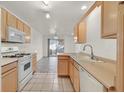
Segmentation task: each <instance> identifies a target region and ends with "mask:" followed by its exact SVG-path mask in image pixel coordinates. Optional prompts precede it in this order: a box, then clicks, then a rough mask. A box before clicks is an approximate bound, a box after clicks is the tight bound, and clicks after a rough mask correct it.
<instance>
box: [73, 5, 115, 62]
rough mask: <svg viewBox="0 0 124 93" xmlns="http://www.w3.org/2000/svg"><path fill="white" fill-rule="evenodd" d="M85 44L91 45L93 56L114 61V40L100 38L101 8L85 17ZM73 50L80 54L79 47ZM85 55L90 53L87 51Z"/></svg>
mask: <svg viewBox="0 0 124 93" xmlns="http://www.w3.org/2000/svg"><path fill="white" fill-rule="evenodd" d="M87 43H88V44H91V45H93V48H94V53H95V55H97V56H101V57H105V58H109V59H113V60H116V40H114V39H102V38H101V7H98V8H96V9H95V10H94V11H93V12H92V13H91V14H90V15H89V16H88V17H87ZM83 45H84V44H83ZM83 45H82V46H83ZM75 49H76V52H80V51H81V45H80V44H78V45H76V46H75ZM86 53H90V51H89V50H88V49H87V51H86Z"/></svg>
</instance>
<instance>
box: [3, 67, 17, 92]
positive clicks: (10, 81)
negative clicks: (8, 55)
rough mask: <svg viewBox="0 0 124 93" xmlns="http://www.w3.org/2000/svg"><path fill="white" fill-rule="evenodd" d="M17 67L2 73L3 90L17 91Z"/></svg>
mask: <svg viewBox="0 0 124 93" xmlns="http://www.w3.org/2000/svg"><path fill="white" fill-rule="evenodd" d="M17 84H18V82H17V69H16V68H14V69H12V70H10V71H8V72H6V73H4V74H3V75H2V91H3V92H16V91H17Z"/></svg>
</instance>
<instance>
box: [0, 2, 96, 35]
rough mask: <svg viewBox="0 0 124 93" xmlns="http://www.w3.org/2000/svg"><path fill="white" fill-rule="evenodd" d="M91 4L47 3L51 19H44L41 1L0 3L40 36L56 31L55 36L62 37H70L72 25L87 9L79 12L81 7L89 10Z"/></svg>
mask: <svg viewBox="0 0 124 93" xmlns="http://www.w3.org/2000/svg"><path fill="white" fill-rule="evenodd" d="M93 3H94V2H92V1H49V3H48V6H49V7H50V10H49V13H50V16H51V18H50V19H46V18H45V14H46V13H45V12H44V10H43V9H42V5H43V3H42V1H0V5H1V6H2V7H5V8H7V9H8V10H10V11H11V12H13V13H14V14H15V15H16V16H18V17H20V18H21V19H22V20H24V21H26V22H27V23H28V24H29V25H30V26H31V27H32V28H34V29H36V31H40V32H41V33H42V34H50V31H52V32H54V31H56V32H57V34H63V35H71V34H72V32H73V27H74V25H75V24H76V23H77V22H78V21H79V20H80V18H81V16H83V14H84V13H85V12H86V11H87V9H86V10H81V6H83V5H87V6H88V8H89V7H90V6H91V5H92V4H93Z"/></svg>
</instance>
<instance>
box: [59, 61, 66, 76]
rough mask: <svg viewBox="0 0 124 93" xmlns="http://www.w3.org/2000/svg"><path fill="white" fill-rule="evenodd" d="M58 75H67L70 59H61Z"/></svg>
mask: <svg viewBox="0 0 124 93" xmlns="http://www.w3.org/2000/svg"><path fill="white" fill-rule="evenodd" d="M58 75H59V76H67V75H68V60H59V62H58Z"/></svg>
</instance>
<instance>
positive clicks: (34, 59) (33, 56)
mask: <svg viewBox="0 0 124 93" xmlns="http://www.w3.org/2000/svg"><path fill="white" fill-rule="evenodd" d="M36 69H37V54H36V53H34V54H33V55H32V70H33V73H34V72H36Z"/></svg>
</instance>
